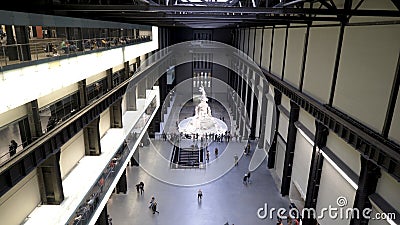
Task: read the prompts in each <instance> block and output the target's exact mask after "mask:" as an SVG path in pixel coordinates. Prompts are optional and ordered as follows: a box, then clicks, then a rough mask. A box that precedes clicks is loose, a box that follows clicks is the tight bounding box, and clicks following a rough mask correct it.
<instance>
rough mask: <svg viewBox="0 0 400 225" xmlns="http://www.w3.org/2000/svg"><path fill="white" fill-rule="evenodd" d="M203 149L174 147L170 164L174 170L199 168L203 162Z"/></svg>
mask: <svg viewBox="0 0 400 225" xmlns="http://www.w3.org/2000/svg"><path fill="white" fill-rule="evenodd" d="M203 156H204V149H193V148H179V147H177V146H175V147H174V150H173V153H172V160H171V161H172V162H173V164H174V165H175V167H176V168H179V169H185V168H199V167H200V165H201V164H202V163H203V162H204V157H203Z"/></svg>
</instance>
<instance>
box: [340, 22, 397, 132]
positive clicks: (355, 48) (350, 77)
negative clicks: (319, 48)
mask: <svg viewBox="0 0 400 225" xmlns="http://www.w3.org/2000/svg"><path fill="white" fill-rule="evenodd" d="M399 40H400V29H399V26H398V25H390V26H374V27H371V26H360V27H356V26H351V27H347V28H346V30H345V35H344V40H343V49H342V55H341V60H340V66H339V73H338V78H337V84H336V91H335V97H334V102H333V104H334V106H335V107H337V108H339V109H340V110H342V111H343V112H345V113H347V114H349V115H351V116H352V117H353V118H355V119H357V120H359V121H361V122H363V123H364V124H366V125H368V126H369V127H370V128H373V129H375V130H376V131H378V132H379V131H381V130H382V128H383V123H384V120H385V115H386V110H387V106H388V101H389V96H390V92H391V87H392V83H393V78H394V74H395V71H396V66H397V60H398V56H399V49H400V42H399Z"/></svg>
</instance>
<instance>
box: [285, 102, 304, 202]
mask: <svg viewBox="0 0 400 225" xmlns="http://www.w3.org/2000/svg"><path fill="white" fill-rule="evenodd" d="M299 112H300V107H299V106H298V105H297V104H296V103H295V102H294V101H292V100H291V101H290V114H289V127H288V134H287V143H286V152H285V162H284V164H283V175H282V185H281V194H282V196H285V195H288V194H289V189H290V182H291V176H292V166H293V156H294V150H295V145H296V134H297V128H296V126H295V125H294V123H295V122H296V121H297V120H298V119H299Z"/></svg>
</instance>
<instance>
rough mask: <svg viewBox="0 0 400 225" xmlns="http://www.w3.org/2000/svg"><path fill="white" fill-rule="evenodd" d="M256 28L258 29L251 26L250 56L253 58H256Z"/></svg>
mask: <svg viewBox="0 0 400 225" xmlns="http://www.w3.org/2000/svg"><path fill="white" fill-rule="evenodd" d="M255 30H256V29H255V28H251V29H250V36H249V42H250V45H249V56H250V58H251V59H253V60H254V58H253V51H254V44H255V43H254V35H255Z"/></svg>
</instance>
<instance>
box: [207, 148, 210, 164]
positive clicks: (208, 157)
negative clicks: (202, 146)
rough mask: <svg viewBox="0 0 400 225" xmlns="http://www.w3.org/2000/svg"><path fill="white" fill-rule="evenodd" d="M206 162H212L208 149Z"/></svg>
mask: <svg viewBox="0 0 400 225" xmlns="http://www.w3.org/2000/svg"><path fill="white" fill-rule="evenodd" d="M206 160H207V162H209V161H210V151H208V149H207V152H206Z"/></svg>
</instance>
